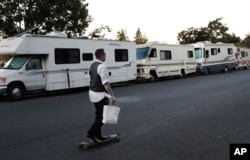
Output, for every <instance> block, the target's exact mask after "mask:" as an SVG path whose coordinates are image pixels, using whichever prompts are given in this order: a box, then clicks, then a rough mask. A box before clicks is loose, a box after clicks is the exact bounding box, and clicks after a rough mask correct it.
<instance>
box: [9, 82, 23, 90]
mask: <svg viewBox="0 0 250 160" xmlns="http://www.w3.org/2000/svg"><path fill="white" fill-rule="evenodd" d="M13 85H20V86H22V87H23V89H24V92H26V87H25V85H24V84H23V82H21V81H15V82H11V83H10V84H9V85H8V88H7V90H8V89H9V88H10V86H13Z"/></svg>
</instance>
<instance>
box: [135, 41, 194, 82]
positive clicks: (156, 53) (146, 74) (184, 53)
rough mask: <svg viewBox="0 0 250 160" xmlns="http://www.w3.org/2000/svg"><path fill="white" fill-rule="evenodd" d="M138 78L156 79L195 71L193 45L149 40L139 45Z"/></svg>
mask: <svg viewBox="0 0 250 160" xmlns="http://www.w3.org/2000/svg"><path fill="white" fill-rule="evenodd" d="M136 54H137V78H138V79H147V80H149V81H154V80H155V79H156V78H161V77H168V76H178V77H183V76H184V75H187V74H190V73H194V72H195V71H196V62H195V58H194V48H193V46H192V45H177V44H160V43H158V42H149V43H146V44H142V45H137V47H136Z"/></svg>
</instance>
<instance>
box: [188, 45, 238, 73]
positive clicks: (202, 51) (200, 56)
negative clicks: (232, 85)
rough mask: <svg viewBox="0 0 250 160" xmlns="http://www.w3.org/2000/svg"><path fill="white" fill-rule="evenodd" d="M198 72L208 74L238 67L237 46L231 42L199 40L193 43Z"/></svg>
mask: <svg viewBox="0 0 250 160" xmlns="http://www.w3.org/2000/svg"><path fill="white" fill-rule="evenodd" d="M193 46H194V50H195V58H196V62H197V72H200V73H204V74H208V73H209V72H218V71H224V72H227V71H228V70H231V69H235V68H236V58H235V52H236V47H235V45H234V44H231V43H211V42H208V41H206V42H197V43H195V44H193Z"/></svg>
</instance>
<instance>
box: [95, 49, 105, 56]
mask: <svg viewBox="0 0 250 160" xmlns="http://www.w3.org/2000/svg"><path fill="white" fill-rule="evenodd" d="M104 54H105V52H104V49H102V48H101V49H97V50H96V51H95V56H96V58H100V57H101V56H102V55H104Z"/></svg>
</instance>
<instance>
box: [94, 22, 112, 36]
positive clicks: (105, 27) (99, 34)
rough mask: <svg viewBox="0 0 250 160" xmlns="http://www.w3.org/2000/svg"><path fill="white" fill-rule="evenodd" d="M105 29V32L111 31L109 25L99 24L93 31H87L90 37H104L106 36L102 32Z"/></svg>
mask: <svg viewBox="0 0 250 160" xmlns="http://www.w3.org/2000/svg"><path fill="white" fill-rule="evenodd" d="M105 30H106V31H107V32H112V29H111V28H110V27H109V26H103V25H101V27H100V28H96V29H94V31H92V32H90V33H89V36H90V39H99V38H104V37H105V36H106V34H105V33H103V32H104V31H105Z"/></svg>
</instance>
